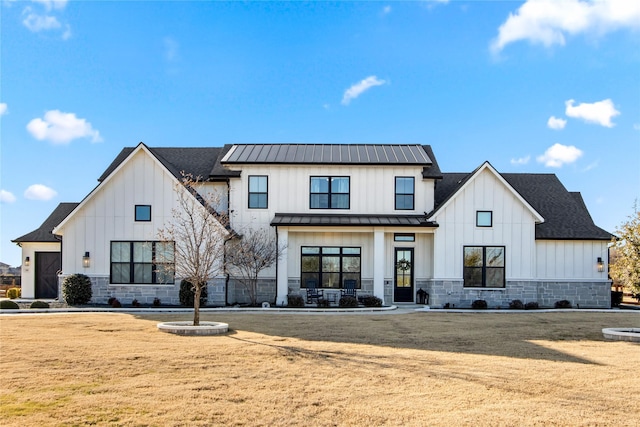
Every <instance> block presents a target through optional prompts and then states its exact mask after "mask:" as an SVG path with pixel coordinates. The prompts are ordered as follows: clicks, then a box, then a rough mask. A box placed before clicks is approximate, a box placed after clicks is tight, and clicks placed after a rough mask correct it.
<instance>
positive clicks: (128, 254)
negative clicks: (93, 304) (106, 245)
mask: <svg viewBox="0 0 640 427" xmlns="http://www.w3.org/2000/svg"><path fill="white" fill-rule="evenodd" d="M174 271H175V268H174V243H173V242H111V276H110V283H123V284H171V283H174V274H173V272H174Z"/></svg>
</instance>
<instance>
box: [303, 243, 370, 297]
mask: <svg viewBox="0 0 640 427" xmlns="http://www.w3.org/2000/svg"><path fill="white" fill-rule="evenodd" d="M300 264H301V270H302V271H301V272H300V281H301V285H300V286H301V287H302V288H305V287H307V283H308V282H309V281H313V280H315V283H316V284H317V286H318V287H320V288H334V289H340V288H342V287H343V286H344V282H345V280H355V281H356V288H357V289H360V248H340V247H319V246H303V247H302V259H301V263H300Z"/></svg>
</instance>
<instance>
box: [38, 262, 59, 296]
mask: <svg viewBox="0 0 640 427" xmlns="http://www.w3.org/2000/svg"><path fill="white" fill-rule="evenodd" d="M61 268H62V256H61V255H60V252H36V271H35V273H36V298H58V274H57V273H58V270H60V269H61Z"/></svg>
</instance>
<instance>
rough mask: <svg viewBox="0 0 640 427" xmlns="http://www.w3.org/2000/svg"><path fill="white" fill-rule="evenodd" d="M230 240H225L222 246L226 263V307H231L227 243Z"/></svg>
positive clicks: (223, 260) (223, 259) (223, 258)
mask: <svg viewBox="0 0 640 427" xmlns="http://www.w3.org/2000/svg"><path fill="white" fill-rule="evenodd" d="M229 240H230V239H224V243H223V244H222V246H223V250H222V262H224V275H225V279H224V305H225V307H226V306H228V305H229V281H230V278H229V270H227V242H228V241H229Z"/></svg>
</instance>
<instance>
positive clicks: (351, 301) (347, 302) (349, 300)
mask: <svg viewBox="0 0 640 427" xmlns="http://www.w3.org/2000/svg"><path fill="white" fill-rule="evenodd" d="M338 306H339V307H342V308H353V307H357V306H358V300H357V299H356V298H354V297H352V296H344V297H342V298H340V301H338Z"/></svg>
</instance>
